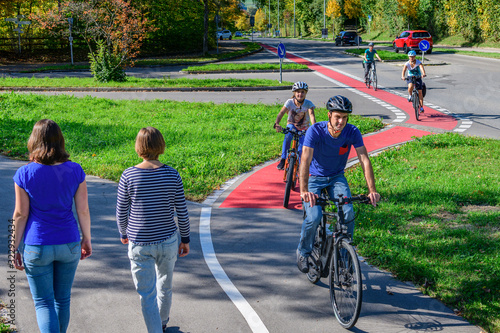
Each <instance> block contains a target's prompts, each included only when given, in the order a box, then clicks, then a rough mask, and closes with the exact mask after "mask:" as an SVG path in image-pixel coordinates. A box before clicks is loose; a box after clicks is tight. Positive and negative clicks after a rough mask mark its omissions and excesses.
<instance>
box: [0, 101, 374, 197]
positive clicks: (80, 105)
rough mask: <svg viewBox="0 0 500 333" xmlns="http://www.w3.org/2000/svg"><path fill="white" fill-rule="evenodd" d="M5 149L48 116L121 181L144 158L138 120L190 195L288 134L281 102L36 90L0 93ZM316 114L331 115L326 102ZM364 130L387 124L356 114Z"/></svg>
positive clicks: (94, 165)
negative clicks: (152, 131)
mask: <svg viewBox="0 0 500 333" xmlns="http://www.w3.org/2000/svg"><path fill="white" fill-rule="evenodd" d="M0 109H1V110H2V113H0V122H1V124H2V126H1V127H0V151H1V152H2V153H3V154H5V155H7V156H10V157H17V158H24V159H25V158H26V154H27V148H26V142H27V140H28V138H29V135H30V133H31V130H32V128H33V125H34V123H35V122H36V121H38V120H40V119H43V118H50V119H53V120H54V121H56V122H57V123H58V124H59V125H60V126H61V128H62V130H63V133H64V136H65V139H66V147H67V149H68V151H69V152H70V153H71V159H72V160H73V161H75V162H78V163H80V164H81V165H82V166H83V168H84V170H85V172H86V173H87V174H91V175H96V176H99V177H102V178H107V179H111V180H114V181H117V180H118V179H119V178H120V175H121V173H122V172H123V170H124V169H126V168H127V167H130V166H132V165H134V164H137V163H138V162H140V160H139V158H138V157H137V155H136V154H135V150H134V142H135V137H136V135H137V132H138V131H139V129H140V128H142V127H146V126H154V127H156V128H158V129H159V130H160V131H161V132H162V133H163V135H164V136H165V141H166V146H167V148H166V151H165V154H164V155H162V156H161V158H160V160H161V161H162V162H164V163H166V164H169V165H171V166H172V167H174V168H176V169H177V170H179V172H180V174H181V176H182V177H183V180H184V186H185V188H186V196H187V197H188V199H190V200H195V201H200V200H202V199H204V198H205V197H206V196H207V195H208V194H210V193H211V192H212V191H213V190H215V189H218V188H219V186H220V185H221V184H223V183H224V182H225V181H226V180H228V179H230V178H232V177H234V176H236V175H238V174H240V173H242V172H245V171H248V170H250V168H251V167H252V166H255V165H258V164H260V163H262V162H265V161H268V160H269V159H272V158H276V157H277V156H278V155H279V153H280V152H281V144H282V142H283V135H282V134H279V133H276V132H274V130H273V129H272V128H271V124H273V122H274V121H275V119H276V115H277V113H278V112H279V110H280V109H281V105H263V104H253V105H249V104H222V105H216V104H213V103H188V102H174V101H167V100H154V101H137V100H129V101H127V100H120V101H115V100H109V99H104V98H93V97H85V98H76V97H73V96H66V95H64V96H63V95H61V96H43V95H35V94H15V93H10V94H1V95H0ZM316 117H317V118H316V119H319V120H326V119H327V113H326V110H325V109H318V110H317V112H316ZM349 120H350V122H351V123H353V124H356V125H358V126H359V128H360V130H361V131H362V132H363V133H367V132H372V131H374V130H376V129H379V128H382V127H383V124H382V123H381V122H380V121H379V120H375V119H370V118H363V117H359V116H358V117H356V116H351V117H350V118H349Z"/></svg>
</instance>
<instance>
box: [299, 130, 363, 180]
mask: <svg viewBox="0 0 500 333" xmlns="http://www.w3.org/2000/svg"><path fill="white" fill-rule="evenodd" d="M351 145H352V146H354V148H359V147H363V146H364V143H363V137H362V136H361V132H360V131H359V129H358V128H357V127H356V126H354V125H351V124H347V125H346V126H345V127H344V129H343V130H342V132H341V133H340V135H339V137H338V138H334V137H332V135H331V134H330V132H328V121H321V122H318V123H316V124H314V125H312V126H311V127H309V129H308V130H307V133H306V137H305V139H304V146H306V147H310V148H313V149H314V152H313V159H312V162H311V166H310V168H309V173H310V174H311V176H317V177H333V176H336V175H339V174H341V173H344V169H345V166H346V164H347V158H348V156H349V152H350V151H351Z"/></svg>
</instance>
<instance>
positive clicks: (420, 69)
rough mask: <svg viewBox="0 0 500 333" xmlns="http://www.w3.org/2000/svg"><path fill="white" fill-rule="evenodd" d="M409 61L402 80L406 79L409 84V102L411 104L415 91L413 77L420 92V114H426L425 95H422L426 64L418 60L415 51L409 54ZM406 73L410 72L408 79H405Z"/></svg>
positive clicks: (404, 67)
mask: <svg viewBox="0 0 500 333" xmlns="http://www.w3.org/2000/svg"><path fill="white" fill-rule="evenodd" d="M408 58H409V60H408V61H407V62H406V63H405V64H404V66H403V72H402V73H401V80H405V79H406V83H408V102H411V92H412V91H413V82H412V78H411V77H412V76H415V79H416V80H415V84H416V86H417V90H418V99H419V103H420V112H421V113H423V112H424V94H423V93H422V89H423V85H424V84H423V82H422V77H426V76H427V74H425V69H424V64H422V62H421V61H420V60H417V53H416V52H415V51H410V52H408ZM406 71H408V77H407V78H405V74H406Z"/></svg>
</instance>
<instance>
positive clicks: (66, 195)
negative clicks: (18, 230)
mask: <svg viewBox="0 0 500 333" xmlns="http://www.w3.org/2000/svg"><path fill="white" fill-rule="evenodd" d="M84 180H85V172H84V171H83V169H82V167H81V166H80V165H79V164H78V163H74V162H71V161H68V162H64V163H61V164H58V165H44V164H39V163H33V162H32V163H28V164H27V165H24V166H22V167H21V168H19V169H18V170H17V172H16V174H15V175H14V182H15V183H16V184H17V185H18V186H19V187H20V188H22V189H24V190H25V191H26V193H28V196H29V199H30V212H29V216H28V221H27V223H26V229H25V231H24V243H25V244H28V245H56V244H66V243H72V242H78V241H80V232H79V231H78V225H77V222H76V219H75V216H74V215H73V210H72V207H73V198H74V196H75V193H76V190H77V189H78V187H79V186H80V184H81V183H82V182H83V181H84Z"/></svg>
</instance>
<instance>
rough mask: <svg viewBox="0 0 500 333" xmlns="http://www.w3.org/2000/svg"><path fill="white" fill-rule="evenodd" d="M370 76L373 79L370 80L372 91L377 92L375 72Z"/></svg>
mask: <svg viewBox="0 0 500 333" xmlns="http://www.w3.org/2000/svg"><path fill="white" fill-rule="evenodd" d="M372 76H373V79H372V86H373V90H377V73H376V72H375V71H373V72H372Z"/></svg>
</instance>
